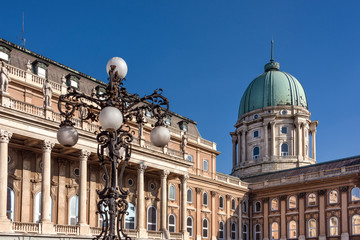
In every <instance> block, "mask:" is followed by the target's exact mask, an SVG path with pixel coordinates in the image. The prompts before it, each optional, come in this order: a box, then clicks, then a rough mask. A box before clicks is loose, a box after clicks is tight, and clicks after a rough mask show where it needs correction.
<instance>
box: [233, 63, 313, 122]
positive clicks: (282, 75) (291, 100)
mask: <svg viewBox="0 0 360 240" xmlns="http://www.w3.org/2000/svg"><path fill="white" fill-rule="evenodd" d="M284 105H292V106H300V107H304V108H308V104H307V99H306V95H305V91H304V88H303V87H302V86H301V84H300V82H299V81H298V80H297V79H296V78H295V77H293V76H292V75H290V74H288V73H286V72H282V71H278V70H277V69H274V70H269V71H267V72H265V73H263V74H261V75H260V76H258V77H257V78H255V79H254V80H253V81H252V82H251V83H250V85H249V86H248V88H247V89H246V91H245V93H244V95H243V96H242V98H241V102H240V107H239V118H240V116H242V115H243V114H245V113H248V112H251V111H253V110H256V109H261V108H263V107H269V106H284Z"/></svg>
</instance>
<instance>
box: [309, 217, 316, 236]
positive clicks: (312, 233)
mask: <svg viewBox="0 0 360 240" xmlns="http://www.w3.org/2000/svg"><path fill="white" fill-rule="evenodd" d="M308 237H309V238H311V237H316V220H315V219H310V220H309V221H308Z"/></svg>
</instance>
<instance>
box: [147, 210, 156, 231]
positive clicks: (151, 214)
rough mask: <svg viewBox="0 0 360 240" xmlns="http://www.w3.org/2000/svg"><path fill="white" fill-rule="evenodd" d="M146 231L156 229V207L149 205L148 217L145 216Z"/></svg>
mask: <svg viewBox="0 0 360 240" xmlns="http://www.w3.org/2000/svg"><path fill="white" fill-rule="evenodd" d="M147 225H148V227H147V228H148V231H156V229H157V217H156V208H155V207H153V206H151V207H149V208H148V218H147Z"/></svg>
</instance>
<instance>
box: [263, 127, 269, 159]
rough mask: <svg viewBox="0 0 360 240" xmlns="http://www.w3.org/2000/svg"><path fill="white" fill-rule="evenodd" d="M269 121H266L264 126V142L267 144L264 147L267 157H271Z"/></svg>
mask: <svg viewBox="0 0 360 240" xmlns="http://www.w3.org/2000/svg"><path fill="white" fill-rule="evenodd" d="M267 127H268V123H264V126H263V130H264V144H265V149H264V153H265V154H264V156H265V157H266V158H267V157H269V137H268V129H267Z"/></svg>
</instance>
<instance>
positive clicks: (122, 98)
mask: <svg viewBox="0 0 360 240" xmlns="http://www.w3.org/2000/svg"><path fill="white" fill-rule="evenodd" d="M127 70H128V69H127V65H126V62H125V61H124V60H123V59H122V58H119V57H114V58H112V59H110V61H109V62H108V64H107V66H106V71H107V73H108V74H109V84H108V86H107V88H106V89H105V92H104V93H101V92H100V91H97V92H96V93H94V94H93V95H92V96H87V95H85V94H83V93H80V92H78V91H77V90H76V89H75V88H72V87H69V88H68V93H67V94H65V95H61V96H60V97H59V102H58V108H59V112H60V114H61V116H62V117H63V119H64V120H63V121H62V122H61V123H60V129H59V130H58V133H57V139H58V141H59V143H60V144H61V145H63V146H74V145H75V144H76V143H77V141H78V132H77V131H76V129H75V128H74V123H73V121H72V118H73V117H74V114H75V111H78V110H80V108H81V109H82V112H83V113H84V114H82V115H81V116H80V118H81V120H91V121H93V122H99V124H100V132H99V133H98V134H97V137H96V140H97V142H98V149H97V155H98V158H99V161H100V163H101V166H102V168H103V171H104V173H105V186H104V188H103V189H102V190H101V191H97V193H98V195H99V198H100V200H99V202H98V203H97V213H98V214H100V217H101V218H102V220H103V221H102V222H103V224H102V228H101V233H100V234H99V236H97V237H96V238H95V239H101V238H102V239H106V240H116V239H118V240H121V239H125V240H129V239H131V238H130V237H128V236H127V235H126V234H125V233H124V231H123V225H124V215H125V214H126V211H127V208H128V203H127V201H126V198H127V195H128V192H127V191H125V190H124V189H123V185H122V179H123V174H124V170H125V166H126V164H127V162H128V161H129V159H130V156H131V142H132V141H133V135H134V133H135V132H134V130H131V128H130V126H129V125H128V124H127V122H128V121H131V120H132V119H136V121H137V123H142V122H143V121H144V112H145V111H150V112H151V113H152V116H153V117H154V118H155V119H156V123H155V126H154V129H152V131H151V134H150V139H151V142H152V143H153V144H154V145H155V146H158V147H164V146H165V145H167V144H168V142H169V140H170V132H169V130H168V129H167V128H166V126H165V122H164V118H165V117H166V115H167V113H168V109H169V102H168V99H167V98H165V97H164V96H163V95H162V89H157V90H155V91H154V92H153V93H152V94H151V95H149V96H144V97H142V98H141V97H139V95H137V94H135V95H134V94H130V93H128V92H127V90H126V88H124V87H123V81H124V80H125V76H126V74H127ZM98 90H99V88H98ZM105 149H107V154H105ZM107 165H110V167H109V168H110V169H109V172H108V170H107V167H106V166H107Z"/></svg>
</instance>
